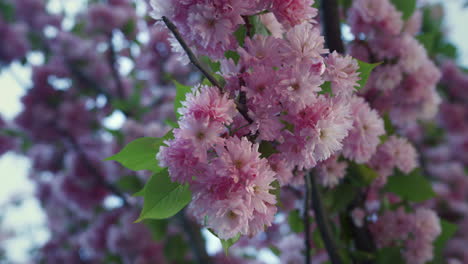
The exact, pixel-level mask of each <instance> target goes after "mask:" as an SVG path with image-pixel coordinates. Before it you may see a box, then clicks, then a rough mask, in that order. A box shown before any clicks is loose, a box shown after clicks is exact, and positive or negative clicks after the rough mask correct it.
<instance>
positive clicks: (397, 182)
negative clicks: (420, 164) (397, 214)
mask: <svg viewBox="0 0 468 264" xmlns="http://www.w3.org/2000/svg"><path fill="white" fill-rule="evenodd" d="M385 190H386V191H387V192H391V193H394V194H396V195H398V196H400V197H401V198H403V199H405V200H408V201H412V202H422V201H425V200H427V199H430V198H432V197H434V196H435V195H436V194H435V192H434V190H433V189H432V185H431V183H430V182H429V180H428V179H426V178H425V177H424V176H422V175H421V173H420V171H419V169H415V170H413V171H412V172H411V173H409V174H408V175H405V174H404V173H402V172H401V171H399V170H395V173H394V174H393V175H392V176H390V177H388V182H387V185H385Z"/></svg>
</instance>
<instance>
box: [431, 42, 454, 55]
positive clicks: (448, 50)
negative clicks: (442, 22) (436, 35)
mask: <svg viewBox="0 0 468 264" xmlns="http://www.w3.org/2000/svg"><path fill="white" fill-rule="evenodd" d="M436 52H437V53H441V54H443V55H445V56H447V57H449V58H452V59H455V58H457V47H455V45H453V44H451V43H442V44H440V45H439V46H438V47H437V50H436Z"/></svg>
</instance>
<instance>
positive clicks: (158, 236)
mask: <svg viewBox="0 0 468 264" xmlns="http://www.w3.org/2000/svg"><path fill="white" fill-rule="evenodd" d="M143 223H144V224H145V225H146V226H147V227H148V229H149V230H150V231H151V236H152V238H153V240H155V241H160V240H162V239H163V238H164V237H165V236H166V234H167V226H168V225H169V222H168V220H166V219H161V220H155V219H147V220H144V221H143Z"/></svg>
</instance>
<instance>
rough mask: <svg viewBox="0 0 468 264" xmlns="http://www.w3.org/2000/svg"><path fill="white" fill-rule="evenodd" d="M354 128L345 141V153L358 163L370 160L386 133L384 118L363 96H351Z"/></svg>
mask: <svg viewBox="0 0 468 264" xmlns="http://www.w3.org/2000/svg"><path fill="white" fill-rule="evenodd" d="M351 110H352V117H353V119H354V123H353V128H352V129H351V130H350V131H349V136H348V137H347V138H346V139H345V141H344V143H343V144H344V147H343V155H344V156H345V157H346V158H348V159H351V160H354V161H356V162H357V163H364V162H367V161H369V159H370V158H371V157H372V155H373V154H374V153H375V150H376V148H377V145H378V144H379V143H380V136H382V135H383V134H384V133H385V129H384V123H383V120H382V119H381V118H380V117H379V115H378V114H377V112H376V111H375V110H373V109H371V108H370V107H369V105H368V104H367V102H365V101H364V99H363V98H361V97H357V96H355V97H352V98H351Z"/></svg>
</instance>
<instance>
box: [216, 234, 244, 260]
mask: <svg viewBox="0 0 468 264" xmlns="http://www.w3.org/2000/svg"><path fill="white" fill-rule="evenodd" d="M239 239H240V234H237V235H236V236H235V237H233V238H230V239H220V240H221V245H222V246H223V249H224V253H225V254H226V256H227V254H228V252H229V248H230V247H231V246H232V245H234V244H235V243H236V242H237V241H239Z"/></svg>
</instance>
